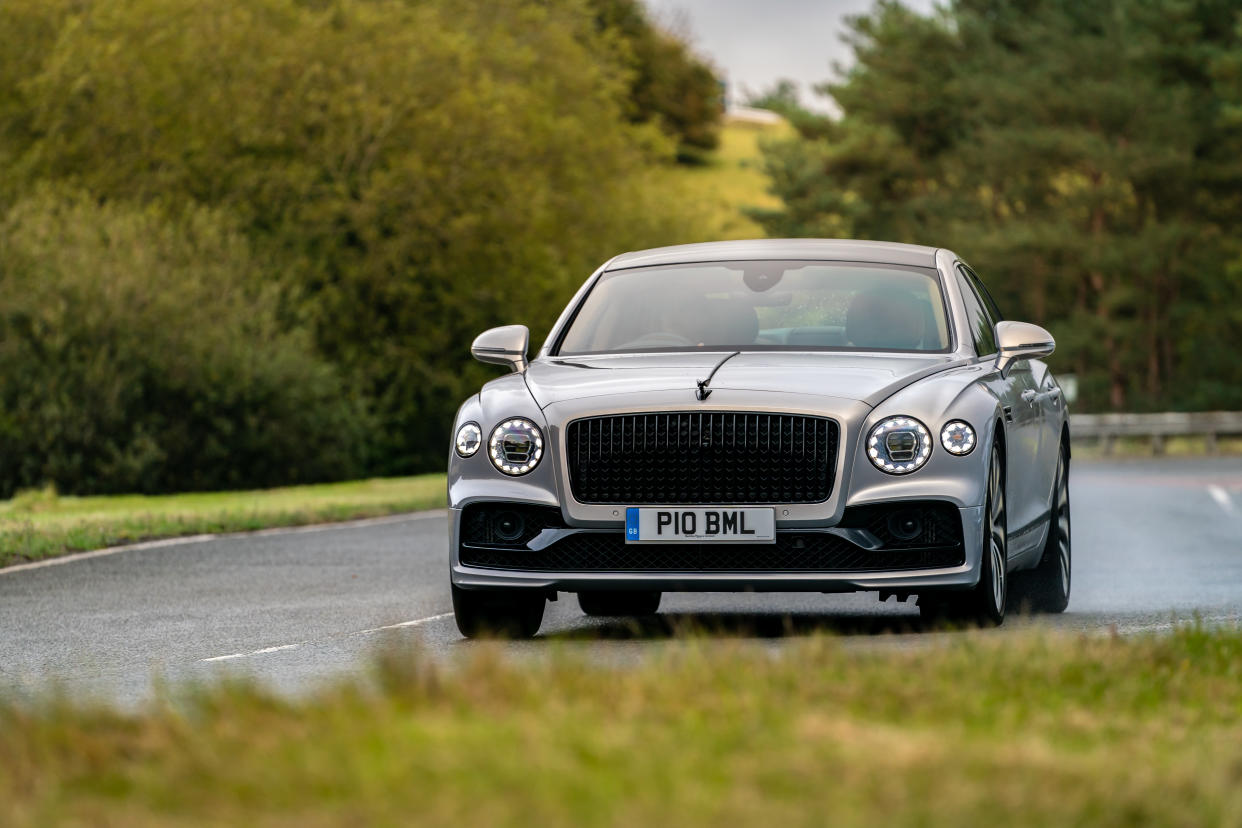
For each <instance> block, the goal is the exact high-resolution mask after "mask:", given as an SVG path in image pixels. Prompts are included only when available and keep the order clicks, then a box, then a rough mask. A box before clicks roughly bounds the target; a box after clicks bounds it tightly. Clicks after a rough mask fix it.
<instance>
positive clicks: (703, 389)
mask: <svg viewBox="0 0 1242 828" xmlns="http://www.w3.org/2000/svg"><path fill="white" fill-rule="evenodd" d="M740 353H741V351H734V352H733V353H731V354H729V355H728V356H727V357H725V358H724V359H722V360H720V362H717V363H716V367H715V368H713V369H712V372H711V373H710V374H708V375H707V379H701V380H698V382H697V385H698V386H699V390H698V391H695V392H694V395H695V396H696V397H698V398H699V400H705V399H707V398H708V397H710V396H711V395H712V389H710V388H708V387H707V386H708V385H710V384H711V381H712V377H714V376H716V372H717V371H719V370H720V366H722V365H724V364H725V363H726V362H728V361H729V360H731V359H733V358H734V357H735V356H737V355H738V354H740Z"/></svg>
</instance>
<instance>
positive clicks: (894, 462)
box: [867, 417, 932, 474]
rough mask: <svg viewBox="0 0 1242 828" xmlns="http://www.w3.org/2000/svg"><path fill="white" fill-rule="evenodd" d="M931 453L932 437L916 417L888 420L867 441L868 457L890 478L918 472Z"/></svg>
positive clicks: (891, 418) (872, 430) (874, 429)
mask: <svg viewBox="0 0 1242 828" xmlns="http://www.w3.org/2000/svg"><path fill="white" fill-rule="evenodd" d="M931 449H932V440H931V433H930V432H928V430H927V426H925V425H923V424H922V423H920V422H919V421H918V420H916V419H914V418H913V417H889V418H888V419H887V420H884V421H883V422H881V423H880V424H879V425H877V426H876V427H875V428H873V429H871V434H870V435H869V436H868V437H867V456H868V457H870V458H871V462H872V464H873V465H874V466H875V467H876V468H877V469H879V470H880V471H882V472H888V473H889V474H909V473H910V472H912V471H918V470H919V469H921V468H923V464H924V463H926V462H927V458H929V457H931Z"/></svg>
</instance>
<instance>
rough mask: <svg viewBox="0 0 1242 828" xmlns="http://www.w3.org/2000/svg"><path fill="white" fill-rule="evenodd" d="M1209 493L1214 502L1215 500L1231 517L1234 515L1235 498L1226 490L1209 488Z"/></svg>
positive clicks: (1215, 487)
mask: <svg viewBox="0 0 1242 828" xmlns="http://www.w3.org/2000/svg"><path fill="white" fill-rule="evenodd" d="M1207 493H1208V494H1209V495H1211V496H1212V500H1215V501H1216V503H1217V504H1218V505H1219V506H1220V508H1222V509H1224V510H1225V511H1226V512H1228V513H1229V514H1231V515H1232V514H1233V513H1234V508H1233V498H1231V497H1229V492H1227V491H1225V489H1223V488H1222V487H1220V486H1208V487H1207Z"/></svg>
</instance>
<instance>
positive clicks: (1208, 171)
mask: <svg viewBox="0 0 1242 828" xmlns="http://www.w3.org/2000/svg"><path fill="white" fill-rule="evenodd" d="M1239 11H1240V8H1239V4H1238V2H1237V0H1096V1H1095V2H1089V3H1084V2H1081V0H955V2H953V3H951V4H949V5H948V7H947V8H946V9H944V10H943V11H942V12H940V13H938V14H936V15H934V16H930V17H925V16H920V15H918V14H915V13H913V12H910V11H908V10H906V9H904V8H902V7H901V6H900V5H898V4H896V3H891V2H885V3H881V4H879V5H878V6H877V7H876V9H875V10H874V12H873V13H872V14H870V15H867V16H864V17H860V18H857V19H855V20H854V21H853V23H852V38H851V39H852V43H853V47H854V51H855V56H856V64H855V65H853V66H852V67H851V68H850V69H849V70H848V71H847V72H845V73H844V74H843V75H841V76H840V77H839V80H838V81H836V82H832V83H828V84H825V85H824V86H823V87H822V89H821V90H820V91H822V92H824V93H826V94H829V95H831V96H832V98H833V99H834V100H835V102H836V103H837V105H838V106H839V108H840V110H841V114H840V117H838V118H826V117H817V116H815V115H813V114H811V113H808V112H806V111H805V110H801V109H799V108H798V107H797V106H796V100H795V99H794V97H793V96H792V94H791V92H792V90H791V89H790V88H789V87H788V86H785V87H777V88H775V89H773V90H772V91H771V93H769V94H768V95H767V96H766V100H765V102H766V103H768V104H770V105H773V106H775V107H776V108H780V109H783V110H784V111H786V112H788V113H790V114H791V115H792V116H793V121H794V123H795V125H796V126H797V127H798V130H799V137H798V138H797V139H796V140H792V141H788V142H785V143H782V144H779V145H775V146H771V147H769V148H768V151H767V156H766V162H767V166H768V169H769V172H770V173H771V175H772V176H773V181H774V187H775V190H776V192H777V193H778V194H779V195H780V196H781V198H782V199H783V200H784V202H785V205H786V206H785V208H784V209H783V210H780V211H778V212H774V213H771V214H768V215H765V216H763V217H762V220H763V221H764V222H765V224H766V227H767V229H768V230H769V232H770V233H772V234H774V235H793V236H802V235H805V236H847V237H860V238H879V239H894V240H902V241H912V242H921V243H927V244H936V245H943V246H950V247H953V248H954V249H956V250H957V251H958V252H960V253H962V254H963V255H964V256H966V257H967V258H968V259H969V260H970V261H971V262H972V264H973V265H975V266H976V268H977V269H978V270H979V271H980V273H981V275H983V276H984V278H985V280H987V281H988V283H989V285H990V286H992V287H993V289H994V291H995V292H997V293H998V294H999V295H1000V296H999V298H1000V299H1001V304H1002V310H1004V311H1005V312H1006V313H1007V314H1008V315H1010V316H1014V317H1026V318H1029V319H1030V320H1031V321H1035V322H1039V323H1042V324H1045V325H1047V326H1048V327H1049V328H1050V329H1051V330H1052V332H1053V333H1054V335H1056V337H1057V340H1058V354H1057V356H1056V357H1054V360H1055V363H1056V367H1057V368H1058V369H1059V370H1061V371H1063V372H1066V373H1070V372H1072V373H1075V374H1077V375H1078V377H1079V378H1080V385H1081V402H1080V405H1081V407H1083V408H1097V409H1100V408H1114V409H1123V410H1124V409H1130V410H1135V409H1152V408H1205V407H1223V408H1238V407H1242V361H1239V360H1238V359H1237V355H1236V353H1235V350H1236V347H1237V346H1238V345H1240V344H1242V234H1240V232H1239V231H1242V129H1239V126H1242V18H1240V16H1239Z"/></svg>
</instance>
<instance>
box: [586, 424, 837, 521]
mask: <svg viewBox="0 0 1242 828" xmlns="http://www.w3.org/2000/svg"><path fill="white" fill-rule="evenodd" d="M837 434H838V431H837V424H836V423H835V422H833V421H832V420H827V419H824V418H822V417H803V416H800V415H793V414H753V413H751V414H748V413H720V412H668V413H653V414H625V415H615V416H607V417H592V418H590V419H585V420H575V421H574V422H572V423H570V424H569V428H568V432H567V435H566V437H567V439H566V451H567V453H568V460H569V479H570V484H571V486H572V487H573V493H574V497H575V498H576V499H577V500H578V501H579V502H580V503H634V504H646V503H652V504H656V503H679V504H690V503H711V504H728V503H819V502H821V501H824V500H827V499H828V496H829V495H831V494H832V482H833V475H834V473H835V469H836V462H837Z"/></svg>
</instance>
